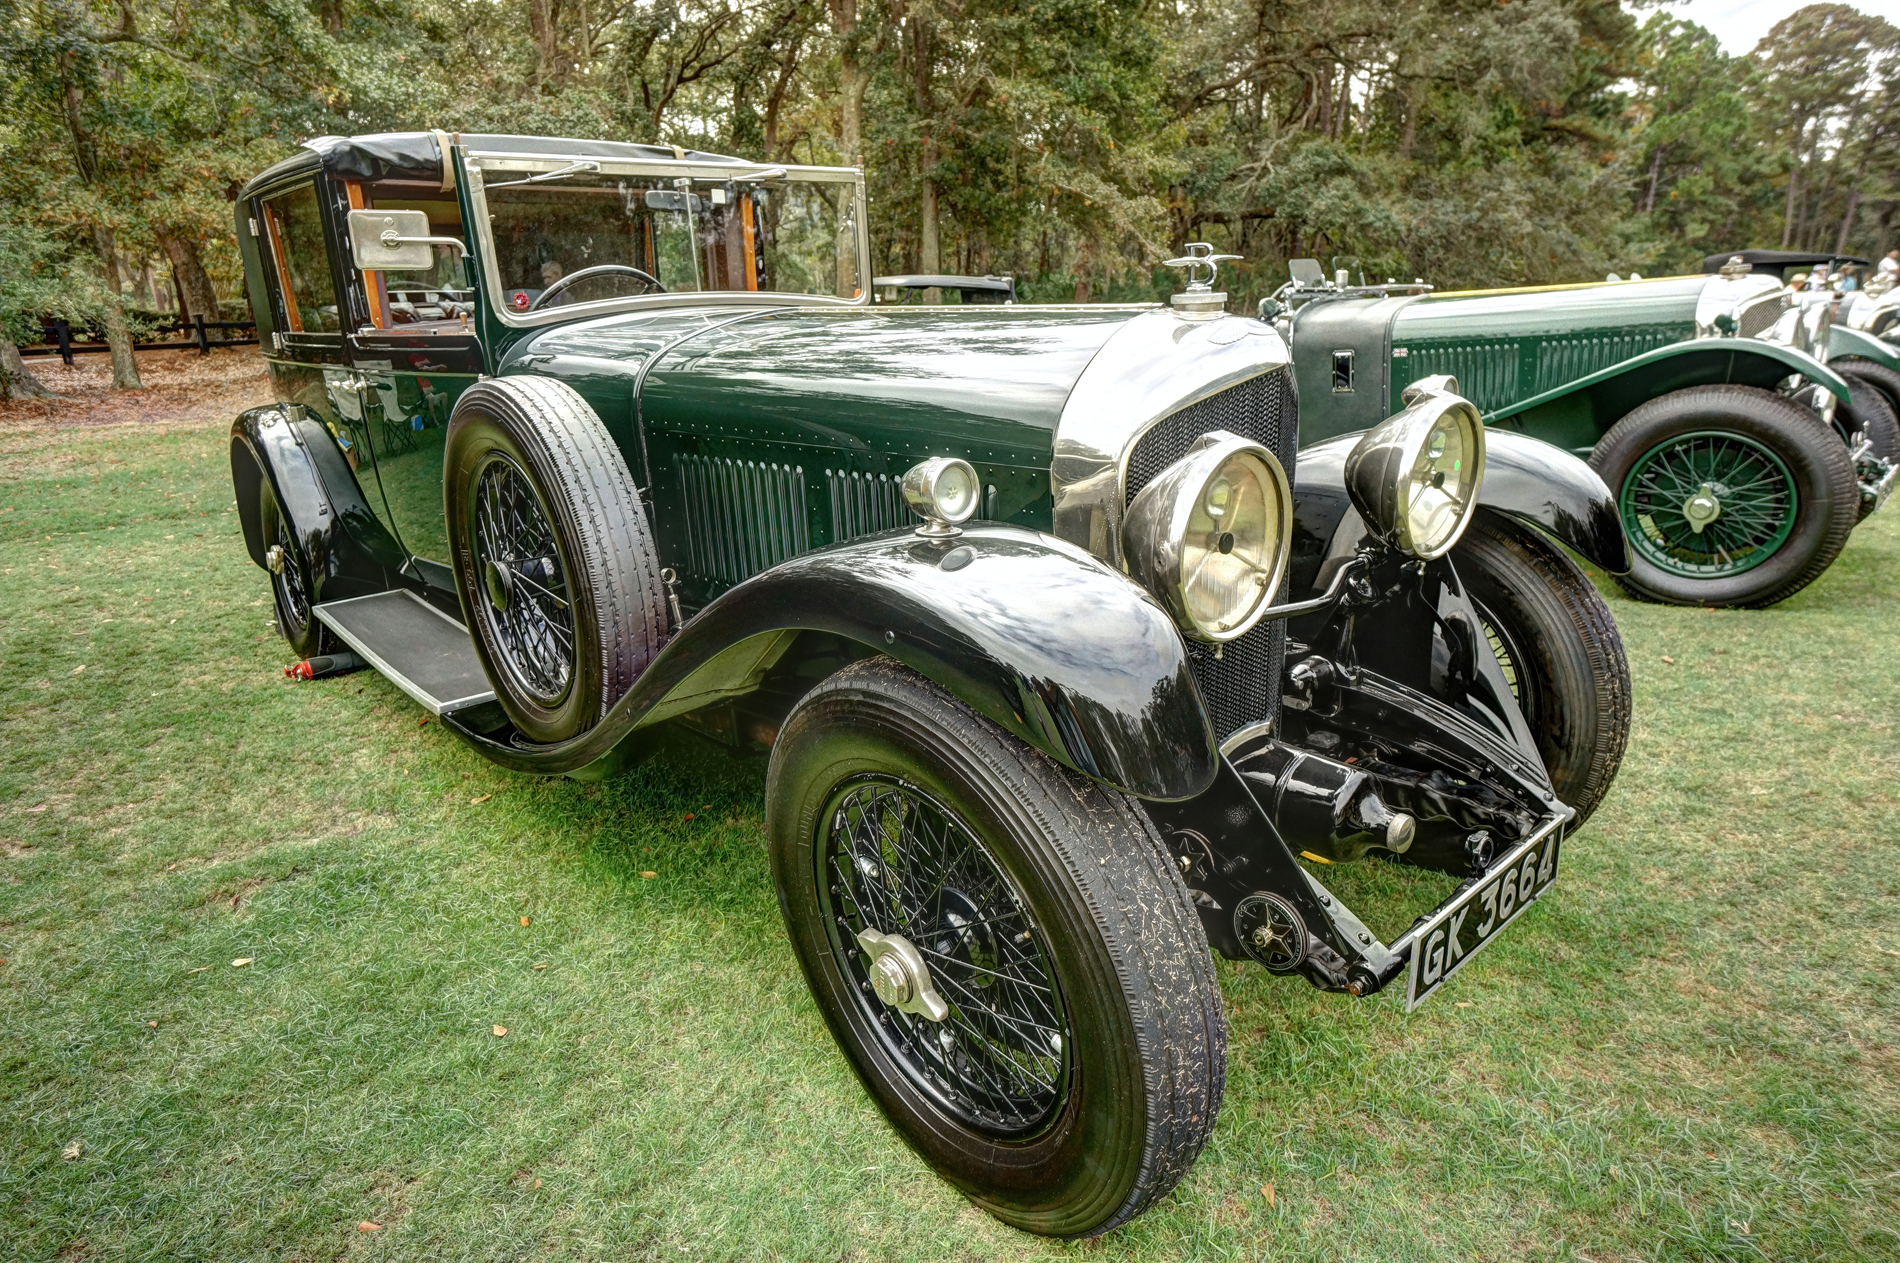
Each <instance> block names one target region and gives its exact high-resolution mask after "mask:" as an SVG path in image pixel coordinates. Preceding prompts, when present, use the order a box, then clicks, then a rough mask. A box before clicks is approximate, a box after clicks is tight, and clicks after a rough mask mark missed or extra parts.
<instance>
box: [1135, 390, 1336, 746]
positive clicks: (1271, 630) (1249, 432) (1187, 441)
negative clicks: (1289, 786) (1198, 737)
mask: <svg viewBox="0 0 1900 1263" xmlns="http://www.w3.org/2000/svg"><path fill="white" fill-rule="evenodd" d="M1209 430H1228V431H1231V432H1232V433H1235V434H1238V435H1240V436H1241V437H1243V438H1248V439H1252V440H1253V441H1254V442H1256V443H1258V444H1260V445H1261V446H1262V447H1264V448H1266V449H1267V450H1268V451H1270V452H1272V453H1273V454H1274V455H1275V456H1277V457H1279V458H1280V464H1281V465H1283V466H1284V467H1285V468H1286V473H1287V477H1288V478H1292V476H1293V458H1294V453H1295V452H1296V450H1297V449H1298V447H1299V404H1298V402H1297V399H1296V396H1295V394H1294V391H1293V374H1292V372H1291V370H1289V369H1280V370H1278V371H1276V372H1272V373H1267V374H1265V375H1263V376H1260V377H1256V378H1253V379H1252V380H1250V381H1245V382H1242V383H1241V384H1240V385H1238V386H1232V387H1229V388H1228V389H1226V390H1224V391H1222V392H1220V393H1219V394H1217V395H1213V396H1211V397H1209V398H1207V399H1203V400H1202V401H1201V402H1199V403H1197V404H1193V405H1191V406H1190V407H1186V408H1183V409H1182V410H1181V411H1179V412H1177V413H1175V414H1174V415H1173V416H1171V417H1167V418H1165V419H1164V420H1162V421H1161V422H1160V423H1159V424H1157V425H1156V426H1155V427H1154V428H1153V429H1151V430H1149V431H1148V432H1147V433H1146V434H1144V435H1142V436H1141V440H1140V441H1139V442H1138V443H1136V444H1135V450H1134V451H1133V452H1132V453H1131V454H1130V455H1129V458H1128V489H1127V493H1128V499H1129V500H1133V499H1134V498H1135V494H1136V493H1137V492H1139V491H1140V490H1141V489H1142V488H1143V487H1145V486H1147V485H1148V483H1149V482H1150V481H1152V480H1153V478H1154V476H1155V475H1156V474H1159V473H1160V472H1161V471H1162V470H1164V469H1166V468H1167V467H1168V466H1169V465H1172V464H1173V463H1174V462H1175V461H1177V460H1180V459H1181V458H1182V457H1183V456H1185V455H1187V450H1188V447H1189V446H1190V445H1191V444H1192V443H1193V442H1194V440H1195V439H1198V438H1199V437H1201V435H1203V434H1205V433H1207V432H1208V431H1209ZM1279 596H1280V599H1284V598H1285V596H1286V590H1285V588H1284V587H1283V588H1282V589H1281V592H1280V594H1279ZM1187 644H1188V653H1189V656H1190V657H1191V659H1192V660H1193V664H1194V679H1195V682H1196V683H1197V684H1199V685H1200V688H1201V699H1202V700H1203V701H1204V702H1206V703H1207V717H1208V719H1209V720H1210V721H1212V723H1213V725H1214V735H1215V737H1216V738H1218V739H1221V740H1225V739H1226V738H1227V736H1228V735H1229V734H1230V733H1232V732H1234V731H1235V730H1236V729H1239V728H1244V727H1246V726H1247V725H1249V724H1254V723H1259V722H1261V721H1263V720H1275V719H1277V718H1278V717H1279V710H1280V674H1281V669H1282V667H1283V666H1284V664H1285V661H1286V624H1284V623H1278V622H1275V623H1267V624H1264V625H1262V626H1258V627H1255V628H1254V629H1253V630H1252V631H1250V632H1248V633H1247V634H1246V635H1244V636H1241V637H1239V638H1238V639H1236V640H1232V641H1229V642H1228V643H1227V645H1226V646H1225V647H1224V648H1223V649H1222V650H1221V656H1220V657H1219V658H1216V657H1215V656H1214V647H1213V646H1212V645H1205V644H1202V643H1201V642H1200V641H1194V640H1190V641H1188V642H1187Z"/></svg>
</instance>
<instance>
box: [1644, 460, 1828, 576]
mask: <svg viewBox="0 0 1900 1263" xmlns="http://www.w3.org/2000/svg"><path fill="white" fill-rule="evenodd" d="M1617 503H1618V507H1619V508H1620V509H1621V511H1622V515H1623V529H1624V531H1626V532H1627V533H1628V535H1629V538H1630V543H1631V545H1632V546H1633V547H1635V548H1636V550H1637V551H1638V552H1640V553H1642V555H1643V557H1644V558H1645V559H1646V560H1648V561H1650V562H1652V563H1653V564H1654V565H1656V566H1657V567H1658V568H1659V569H1662V570H1665V571H1667V572H1669V573H1671V574H1677V575H1682V576H1684V577H1686V578H1716V577H1720V576H1724V575H1732V574H1740V573H1742V572H1743V571H1745V570H1752V569H1754V568H1755V567H1756V566H1759V565H1760V564H1761V563H1762V562H1764V561H1766V560H1768V559H1769V558H1770V557H1772V556H1774V555H1775V551H1776V550H1777V549H1779V548H1780V547H1781V546H1782V545H1783V544H1784V543H1786V542H1787V540H1788V537H1789V536H1790V535H1792V534H1794V528H1795V520H1796V516H1797V513H1798V510H1799V507H1800V492H1799V489H1798V488H1797V487H1796V485H1795V479H1794V475H1793V473H1791V472H1790V471H1789V469H1788V466H1787V463H1786V462H1785V461H1783V460H1782V459H1781V457H1779V456H1777V455H1776V454H1775V453H1774V452H1773V451H1772V450H1770V449H1769V448H1768V447H1767V446H1766V445H1764V444H1761V443H1757V442H1755V441H1754V440H1752V439H1749V438H1745V437H1743V436H1742V435H1739V434H1732V433H1724V432H1722V431H1719V430H1697V431H1692V432H1690V433H1688V434H1684V435H1680V436H1677V437H1674V438H1671V439H1668V440H1667V441H1665V442H1662V443H1659V444H1657V445H1656V446H1655V447H1652V448H1650V449H1649V450H1648V451H1647V452H1644V453H1643V454H1642V455H1641V456H1639V457H1637V458H1636V463H1635V464H1634V465H1632V466H1631V467H1630V471H1629V474H1628V475H1627V476H1626V477H1625V478H1624V479H1623V487H1622V492H1621V494H1620V495H1619V496H1618V497H1617Z"/></svg>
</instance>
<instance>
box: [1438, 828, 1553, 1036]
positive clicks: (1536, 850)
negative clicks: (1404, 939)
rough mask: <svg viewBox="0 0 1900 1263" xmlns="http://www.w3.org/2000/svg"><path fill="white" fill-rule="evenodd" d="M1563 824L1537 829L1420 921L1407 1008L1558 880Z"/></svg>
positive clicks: (1456, 968)
mask: <svg viewBox="0 0 1900 1263" xmlns="http://www.w3.org/2000/svg"><path fill="white" fill-rule="evenodd" d="M1562 837H1563V828H1562V826H1561V825H1553V826H1552V828H1551V830H1550V831H1549V832H1548V833H1545V834H1542V835H1541V836H1540V835H1536V834H1533V835H1532V836H1531V837H1530V838H1528V839H1527V840H1525V841H1524V842H1521V843H1519V844H1518V846H1517V847H1516V848H1515V849H1514V850H1512V851H1511V853H1510V854H1508V855H1506V856H1505V857H1504V859H1503V860H1502V861H1500V862H1499V863H1498V864H1497V865H1496V866H1495V867H1494V868H1492V870H1491V871H1490V872H1489V873H1487V874H1486V875H1485V878H1484V880H1483V881H1481V882H1479V883H1478V884H1477V885H1475V886H1473V887H1472V888H1471V889H1470V890H1467V891H1466V892H1465V893H1464V894H1462V895H1460V896H1458V897H1457V898H1456V899H1454V900H1452V902H1450V903H1448V904H1446V905H1445V906H1444V907H1442V908H1440V909H1439V910H1438V911H1437V912H1436V913H1435V914H1433V916H1432V919H1431V920H1430V921H1429V922H1427V923H1426V924H1424V925H1422V926H1420V927H1419V930H1418V936H1417V937H1416V938H1415V939H1413V941H1412V962H1411V965H1410V966H1409V968H1408V970H1407V973H1406V984H1405V1011H1406V1012H1407V1013H1410V1012H1411V1011H1412V1010H1413V1009H1416V1008H1417V1007H1418V1006H1419V1005H1421V1004H1423V1003H1424V1002H1425V1001H1426V999H1427V998H1428V997H1430V996H1431V995H1432V994H1433V993H1434V992H1436V991H1437V990H1438V988H1439V987H1440V986H1442V985H1443V984H1444V981H1445V979H1447V978H1449V977H1451V976H1452V975H1453V974H1455V973H1457V972H1458V971H1459V970H1460V969H1463V968H1464V967H1465V965H1466V964H1467V963H1468V962H1469V961H1470V960H1471V958H1472V957H1473V956H1475V955H1477V954H1478V952H1479V950H1480V949H1482V948H1483V947H1485V946H1486V945H1487V944H1489V943H1490V942H1491V941H1492V940H1493V939H1495V938H1497V936H1498V934H1499V933H1500V932H1502V931H1503V929H1504V927H1505V926H1507V925H1509V924H1510V923H1511V922H1512V921H1514V920H1516V919H1517V916H1518V914H1519V913H1521V912H1523V911H1524V909H1525V908H1527V907H1529V906H1530V905H1531V903H1532V902H1533V901H1535V900H1536V898H1537V897H1538V896H1539V895H1541V894H1543V893H1544V891H1546V890H1547V889H1549V888H1550V884H1551V883H1552V882H1554V881H1556V880H1557V850H1558V845H1559V842H1560V841H1561V839H1562Z"/></svg>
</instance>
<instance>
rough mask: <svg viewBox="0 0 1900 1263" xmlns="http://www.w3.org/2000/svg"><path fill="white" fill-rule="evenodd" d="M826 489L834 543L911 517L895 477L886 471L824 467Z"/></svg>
mask: <svg viewBox="0 0 1900 1263" xmlns="http://www.w3.org/2000/svg"><path fill="white" fill-rule="evenodd" d="M825 489H826V491H827V492H828V493H829V495H830V498H831V540H832V542H833V543H835V544H842V543H844V542H845V541H846V540H849V539H856V538H858V536H860V535H874V534H876V533H877V532H879V531H888V530H891V529H892V528H893V527H898V526H904V525H907V524H909V523H910V522H911V521H913V520H914V519H913V518H912V517H911V513H910V508H909V506H908V505H906V504H905V503H904V496H903V492H902V491H901V490H899V486H898V480H897V479H895V478H892V477H891V476H889V475H888V474H861V473H856V472H853V471H849V470H842V469H827V470H826V471H825Z"/></svg>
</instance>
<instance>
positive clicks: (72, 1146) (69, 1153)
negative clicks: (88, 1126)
mask: <svg viewBox="0 0 1900 1263" xmlns="http://www.w3.org/2000/svg"><path fill="white" fill-rule="evenodd" d="M85 1147H86V1142H85V1141H83V1140H81V1139H80V1138H79V1137H77V1136H74V1137H73V1138H72V1139H71V1140H69V1141H67V1142H66V1147H65V1148H64V1149H61V1150H60V1151H59V1156H60V1157H61V1158H64V1159H65V1160H66V1161H68V1162H74V1161H77V1160H78V1158H79V1154H80V1151H81V1150H83V1149H85Z"/></svg>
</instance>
